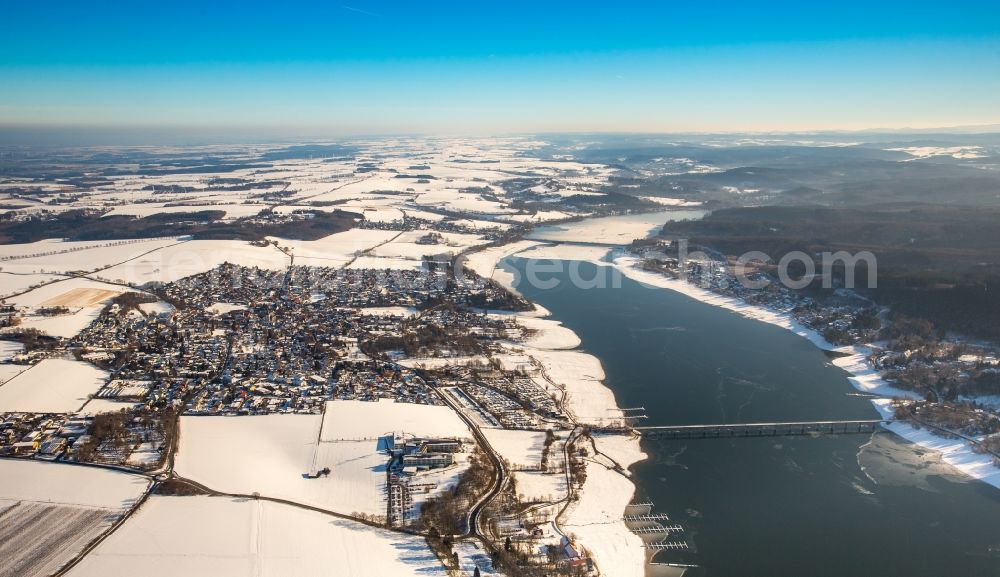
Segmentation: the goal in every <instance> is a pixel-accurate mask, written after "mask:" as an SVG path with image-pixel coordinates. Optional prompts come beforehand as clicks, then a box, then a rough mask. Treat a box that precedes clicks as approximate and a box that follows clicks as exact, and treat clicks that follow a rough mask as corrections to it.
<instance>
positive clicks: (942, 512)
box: [504, 259, 1000, 577]
mask: <svg viewBox="0 0 1000 577" xmlns="http://www.w3.org/2000/svg"><path fill="white" fill-rule="evenodd" d="M526 262H527V261H525V260H523V259H510V260H509V261H507V262H506V263H505V264H504V266H505V267H507V269H508V270H512V271H515V270H516V271H519V272H523V269H524V266H525V264H526ZM575 266H578V267H579V269H578V272H579V273H580V276H582V277H583V278H591V277H592V276H593V275H594V274H596V273H597V270H598V269H597V267H596V266H595V265H592V264H588V263H577V264H576V265H575ZM543 276H553V277H555V278H558V279H559V280H560V281H561V282H560V283H559V286H558V287H556V288H554V289H548V290H539V289H536V288H533V287H531V286H526V283H522V285H521V286H519V287H518V290H519V291H520V292H521V293H522V294H524V295H525V296H526V297H528V298H530V299H532V300H533V301H535V302H538V303H539V304H541V305H542V306H544V307H546V308H547V309H549V310H550V311H552V313H553V318H555V319H556V320H560V321H562V322H563V323H564V324H565V325H566V326H567V327H569V328H571V329H573V330H574V331H576V333H577V334H578V335H579V336H580V338H581V339H582V341H583V345H582V348H583V349H585V350H586V351H588V352H590V353H592V354H594V355H596V356H597V357H598V358H599V359H600V360H601V362H602V363H603V365H604V369H605V372H606V373H607V380H606V384H607V385H608V386H609V387H611V388H612V389H613V390H614V392H615V396H616V398H617V400H618V404H619V406H626V407H635V406H645V407H646V409H647V414H648V415H649V416H650V419H649V420H648V421H647V422H644V423H643V424H650V425H653V424H696V423H721V422H741V421H742V422H754V421H769V420H776V421H796V420H813V419H817V420H819V419H851V418H875V417H877V414H876V413H875V411H874V409H872V408H871V406H870V404H869V402H868V401H867V400H865V399H863V398H859V397H852V396H848V393H850V392H852V391H853V389H852V388H851V386H850V384H849V383H848V382H847V380H846V377H847V373H845V372H844V371H842V370H841V369H839V368H837V367H835V366H833V365H832V364H830V362H829V359H828V358H827V356H826V355H825V353H823V352H822V351H820V350H819V349H817V348H816V347H814V346H813V345H812V344H810V343H809V342H808V341H806V340H805V339H802V338H800V337H797V336H795V335H793V334H792V333H790V332H788V331H786V330H783V329H781V328H778V327H775V326H771V325H767V324H765V323H761V322H757V321H753V320H750V319H746V318H744V317H741V316H739V315H736V314H734V313H731V312H729V311H725V310H722V309H719V308H716V307H712V306H709V305H705V304H702V303H699V302H697V301H695V300H693V299H690V298H688V297H685V296H683V295H679V294H677V293H674V292H671V291H667V290H662V289H648V288H645V287H643V286H641V285H639V284H638V283H636V282H634V281H631V280H629V279H627V278H622V279H621V287H620V288H593V289H581V288H576V287H574V286H573V285H572V283H570V282H568V281H569V275H568V273H561V274H554V275H543ZM643 446H644V449H645V451H646V452H647V453H648V454H649V460H647V461H645V462H643V463H640V464H639V465H637V466H636V467H635V468H634V473H635V479H636V482H637V484H638V486H639V492H640V494H639V496H640V497H648V498H650V499H651V500H652V501H654V502H655V503H656V511H657V512H663V513H667V514H669V515H670V516H671V519H672V521H673V522H679V523H681V524H683V525H684V526H685V527H686V528H687V530H688V533H687V537H688V539H689V541H690V542H691V543H692V544H693V545H694V546H695V548H696V550H695V551H693V552H687V553H670V552H664V553H660V554H659V555H658V556H657V557H656V561H660V562H666V561H673V562H682V563H694V564H697V565H699V566H700V567H701V568H702V569H701V571H700V572H697V573H699V574H704V575H709V576H712V577H723V576H725V577H730V576H733V577H735V576H747V577H765V576H788V577H792V576H807V575H809V576H831V577H833V576H837V577H841V576H853V575H859V576H867V575H873V576H874V575H890V576H907V577H942V576H969V577H972V576H1000V490H997V489H995V488H992V487H990V486H987V485H985V484H984V483H979V482H973V481H970V480H968V479H966V478H963V477H961V476H958V475H957V474H955V473H953V472H951V470H950V469H949V468H948V467H947V466H945V465H943V464H941V463H940V462H938V461H937V460H936V459H935V458H934V457H933V455H927V454H924V453H923V452H918V451H915V450H914V447H912V446H910V445H908V444H906V443H905V442H903V441H901V440H899V439H898V438H895V437H893V436H891V435H888V434H880V435H876V436H874V437H870V436H867V435H844V436H827V437H817V438H801V437H779V438H770V439H712V440H690V441H644V442H643ZM862 446H864V447H863V448H862ZM859 463H860V464H859ZM862 466H863V467H864V470H862ZM695 573H696V572H695V571H692V572H690V573H689V574H688V575H689V577H690V575H693V574H695Z"/></svg>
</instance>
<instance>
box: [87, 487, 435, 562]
mask: <svg viewBox="0 0 1000 577" xmlns="http://www.w3.org/2000/svg"><path fill="white" fill-rule="evenodd" d="M137 563H138V564H139V565H137ZM137 567H141V571H140V572H141V574H142V575H144V576H146V577H168V576H169V577H172V576H175V575H205V576H209V575H211V576H212V577H313V576H314V575H326V574H333V575H337V576H339V577H368V576H370V575H393V576H397V575H398V576H417V575H442V576H443V575H446V572H445V570H444V568H443V567H442V566H441V564H440V563H439V562H438V560H437V558H436V557H435V556H434V554H433V553H432V552H431V551H430V550H429V549H428V547H427V544H426V543H425V541H424V540H423V539H422V538H420V537H416V536H411V535H405V534H401V533H393V532H389V531H385V530H382V529H376V528H373V527H369V526H367V525H362V524H359V523H355V522H351V521H347V520H344V519H339V518H336V517H331V516H327V515H324V514H322V513H318V512H315V511H309V510H306V509H300V508H297V507H294V506H290V505H283V504H279V503H273V502H268V501H259V500H253V499H230V498H224V497H159V496H157V497H152V498H150V499H149V501H147V502H146V504H145V505H144V506H143V507H142V508H141V509H140V510H139V512H138V513H137V514H136V515H134V516H133V517H132V518H131V519H129V520H128V521H127V522H126V523H125V525H124V526H122V527H121V528H120V529H119V530H118V531H116V532H115V533H114V534H113V535H112V536H111V537H110V538H108V539H107V540H106V541H104V542H103V543H102V544H101V545H100V546H99V547H98V548H97V549H95V550H94V551H93V552H92V553H91V554H89V555H88V556H87V557H86V558H85V559H84V560H83V561H82V562H81V563H80V564H79V565H77V566H76V567H75V568H74V569H73V570H72V571H71V572H70V573H69V575H70V576H71V577H106V576H109V575H122V576H124V575H135V574H136V572H137V570H138V569H137Z"/></svg>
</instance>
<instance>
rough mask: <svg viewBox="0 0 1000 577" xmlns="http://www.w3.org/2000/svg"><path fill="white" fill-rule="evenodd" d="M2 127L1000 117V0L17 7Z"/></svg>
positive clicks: (615, 127)
mask: <svg viewBox="0 0 1000 577" xmlns="http://www.w3.org/2000/svg"><path fill="white" fill-rule="evenodd" d="M3 13H4V20H5V22H6V24H7V25H6V26H5V27H4V34H3V35H0V123H3V124H52V125H66V124H70V125H105V126H107V125H110V126H129V125H168V126H202V127H204V126H219V127H226V126H250V125H253V126H266V127H274V128H277V129H285V130H288V131H295V130H303V131H305V130H308V131H329V132H330V133H331V134H335V133H373V132H447V133H455V132H530V131H564V130H565V131H594V130H607V131H743V130H765V131H766V130H811V129H858V128H872V127H889V128H892V127H904V126H910V127H928V126H953V125H969V124H991V123H998V122H1000V105H998V104H997V101H998V100H1000V96H998V95H1000V7H998V3H996V2H951V3H940V2H935V3H930V2H927V3H922V2H906V3H902V2H900V3H894V2H886V3H875V2H870V1H869V2H794V3H793V2H787V3H785V2H771V3H751V2H743V3H728V2H711V1H701V2H683V3H682V2H642V3H639V2H617V3H611V2H601V3H597V2H572V3H569V2H566V3H563V2H558V3H557V2H548V3H543V2H533V3H528V2H516V1H508V2H495V3H494V2H416V1H408V2H388V1H378V2H375V1H371V2H362V1H360V0H350V1H348V2H346V3H339V2H324V3H318V2H317V3H305V2H283V3H280V4H279V3H277V2H274V3H263V2H261V3H257V2H251V1H244V2H211V1H207V2H185V1H177V2H170V3H155V4H154V3H139V2H129V3H126V2H107V1H100V0H92V1H90V2H80V1H79V0H76V1H71V2H33V1H12V2H8V3H5V6H4V9H3Z"/></svg>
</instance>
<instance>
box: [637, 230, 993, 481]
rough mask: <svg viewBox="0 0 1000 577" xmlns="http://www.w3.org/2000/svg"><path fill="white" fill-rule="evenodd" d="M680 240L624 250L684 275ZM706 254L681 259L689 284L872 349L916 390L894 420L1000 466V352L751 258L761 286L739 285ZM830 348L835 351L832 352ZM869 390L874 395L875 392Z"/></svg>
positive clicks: (900, 384) (661, 270)
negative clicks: (805, 285) (797, 280)
mask: <svg viewBox="0 0 1000 577" xmlns="http://www.w3.org/2000/svg"><path fill="white" fill-rule="evenodd" d="M676 244H677V243H674V242H673V241H670V240H665V239H660V238H654V239H647V240H642V241H636V242H634V243H633V244H632V245H631V246H630V247H629V248H628V252H629V253H630V254H632V255H633V256H637V257H639V258H641V259H642V267H643V268H644V269H645V270H647V271H650V272H655V273H657V274H661V275H664V276H666V277H668V278H671V279H679V278H681V271H680V266H681V265H680V261H679V258H678V254H677V249H678V247H677V246H676ZM703 254H706V255H707V258H704V259H700V260H691V259H686V260H685V265H684V266H685V268H686V270H685V271H684V272H685V277H686V279H687V280H688V282H691V283H694V284H697V285H698V286H700V287H702V288H705V289H708V290H710V291H712V292H714V293H717V294H720V295H722V296H726V297H731V298H734V299H737V300H739V301H742V302H745V303H747V304H748V305H751V306H755V307H762V308H765V309H769V310H773V311H777V312H782V313H788V314H791V315H792V316H793V317H794V318H795V320H796V321H798V322H799V323H800V324H802V325H803V326H805V327H807V328H809V329H812V330H814V331H816V332H817V333H819V334H820V335H822V336H823V338H824V339H826V340H827V341H828V342H829V343H831V344H832V345H834V346H836V347H852V346H863V347H870V352H869V354H868V355H867V360H868V362H870V363H871V365H872V367H874V368H875V369H876V370H877V371H878V372H879V373H880V375H881V377H882V378H883V379H884V380H885V381H886V382H888V383H889V384H890V385H891V386H892V387H894V388H896V389H900V390H902V391H906V392H909V393H913V394H912V395H911V396H910V398H905V397H902V396H898V397H896V398H895V399H894V407H895V418H896V419H900V420H905V421H908V422H910V423H911V424H913V425H914V426H916V427H921V426H923V427H926V428H928V430H930V431H931V432H933V433H934V434H937V435H942V436H948V437H961V438H964V439H966V440H967V441H969V442H970V443H971V444H972V446H973V447H972V448H973V450H975V451H977V452H981V453H991V454H992V455H993V462H994V464H995V465H996V466H998V467H1000V457H998V455H1000V360H998V359H1000V351H998V350H997V349H996V348H994V347H991V346H990V345H988V344H983V343H971V342H967V341H965V340H962V339H959V338H952V337H949V336H946V335H944V334H943V333H942V332H940V331H938V330H937V329H935V327H934V326H933V325H932V324H931V323H930V322H929V321H927V320H924V319H916V318H909V317H905V316H903V315H891V313H890V311H888V310H886V309H884V308H882V307H879V306H878V305H876V304H875V303H874V302H872V301H871V300H869V299H867V298H865V297H864V296H863V295H860V294H857V293H856V292H854V291H850V290H846V289H843V288H839V289H836V290H834V291H832V292H831V293H825V294H817V293H815V292H814V293H806V292H804V291H796V290H792V289H789V288H788V287H786V286H784V285H783V284H782V283H780V282H776V281H775V278H774V272H773V270H771V268H769V267H766V266H756V265H761V263H749V264H748V265H747V269H746V272H745V274H746V277H747V278H748V279H749V280H750V281H753V282H756V281H762V284H765V283H766V286H765V288H762V289H755V288H748V287H746V286H744V285H743V284H742V283H741V282H740V280H739V279H738V278H737V277H736V275H735V274H734V273H733V268H732V266H731V264H732V263H731V262H730V261H731V259H729V258H727V257H725V256H724V255H720V254H718V253H716V252H715V251H711V250H710V249H704V252H703ZM830 354H833V355H836V354H837V351H832V352H831V353H830ZM873 396H874V395H873Z"/></svg>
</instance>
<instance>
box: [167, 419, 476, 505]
mask: <svg viewBox="0 0 1000 577" xmlns="http://www.w3.org/2000/svg"><path fill="white" fill-rule="evenodd" d="M321 429H322V431H321ZM393 432H399V433H404V432H405V433H407V434H412V435H418V436H425V437H460V438H469V437H470V436H471V434H470V432H469V430H468V428H467V427H466V426H465V423H463V422H462V421H461V419H459V418H458V416H456V415H455V413H454V412H453V411H452V410H451V409H449V408H448V407H444V406H428V405H415V404H410V403H391V402H381V403H369V402H362V401H332V402H329V403H327V409H326V414H325V415H263V416H248V417H202V416H189V417H182V418H181V442H180V446H179V447H178V451H177V456H176V459H175V468H176V471H177V473H178V474H179V475H181V476H183V477H186V478H188V479H191V480H193V481H196V482H198V483H201V484H203V485H205V486H207V487H210V488H212V489H215V490H217V491H222V492H225V493H232V494H239V495H250V494H253V493H259V494H261V495H264V496H267V497H274V498H278V499H285V500H288V501H293V502H296V503H303V504H307V505H311V506H314V507H318V508H320V509H324V510H328V511H334V512H337V513H343V514H352V513H365V514H367V515H384V514H385V512H386V504H385V483H386V465H387V464H388V458H387V456H386V455H384V454H382V453H380V452H379V451H378V450H377V447H378V444H377V438H378V437H380V436H383V435H385V434H387V433H389V434H391V433H393ZM323 468H329V469H330V474H329V476H322V477H319V478H316V479H308V478H305V477H304V476H303V475H305V474H311V473H315V472H316V471H319V470H320V469H323ZM450 475H451V473H450V472H449V473H448V474H446V475H445V477H449V476H450ZM441 481H442V482H448V478H442V479H441ZM421 482H428V481H427V480H426V479H425V478H424V476H422V481H421Z"/></svg>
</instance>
